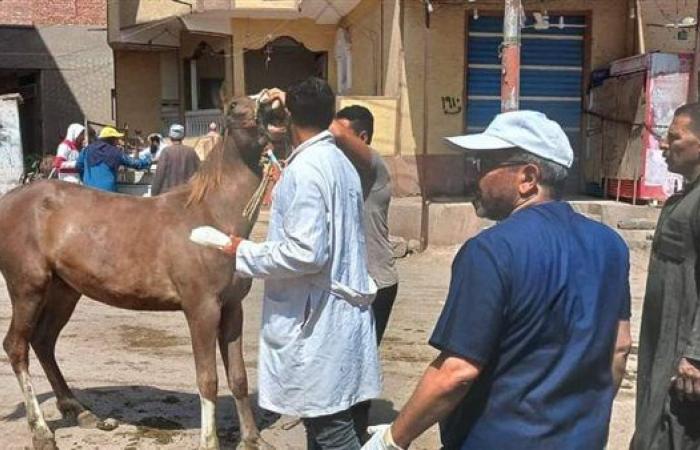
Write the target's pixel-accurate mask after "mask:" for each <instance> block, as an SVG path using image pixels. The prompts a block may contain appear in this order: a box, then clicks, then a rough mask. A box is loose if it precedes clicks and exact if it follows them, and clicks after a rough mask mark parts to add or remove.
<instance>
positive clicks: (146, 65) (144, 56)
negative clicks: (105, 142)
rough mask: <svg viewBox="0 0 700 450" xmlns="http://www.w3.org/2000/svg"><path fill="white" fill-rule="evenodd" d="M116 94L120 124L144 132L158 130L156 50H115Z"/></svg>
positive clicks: (159, 121)
mask: <svg viewBox="0 0 700 450" xmlns="http://www.w3.org/2000/svg"><path fill="white" fill-rule="evenodd" d="M114 58H115V64H116V67H117V70H116V79H115V84H116V93H117V104H118V105H119V108H118V115H117V124H118V125H119V126H120V127H124V126H126V125H129V128H130V129H131V130H135V129H137V128H138V129H140V130H142V131H143V132H144V135H147V134H149V133H153V132H160V129H161V120H160V100H161V98H160V94H161V86H160V57H159V54H158V53H156V52H143V51H128V50H116V51H115V52H114Z"/></svg>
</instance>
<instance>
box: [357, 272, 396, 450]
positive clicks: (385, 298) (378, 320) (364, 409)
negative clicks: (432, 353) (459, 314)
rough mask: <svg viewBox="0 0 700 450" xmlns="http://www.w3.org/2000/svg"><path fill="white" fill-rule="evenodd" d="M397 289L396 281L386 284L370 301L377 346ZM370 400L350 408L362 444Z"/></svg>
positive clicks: (365, 435)
mask: <svg viewBox="0 0 700 450" xmlns="http://www.w3.org/2000/svg"><path fill="white" fill-rule="evenodd" d="M398 290H399V285H398V283H397V284H395V285H393V286H388V287H385V288H382V289H379V290H378V291H377V297H376V298H375V299H374V302H372V312H373V313H374V326H375V330H376V332H377V347H379V344H380V343H381V342H382V338H383V337H384V331H385V330H386V324H387V323H389V316H390V315H391V309H392V308H393V307H394V300H396V294H397V292H398ZM370 406H371V402H370V401H369V400H368V401H366V402H362V403H358V404H357V405H354V406H353V407H352V409H351V412H352V418H353V421H354V422H355V433H357V437H358V439H359V440H360V443H362V444H364V443H365V442H367V440H368V439H369V435H368V434H367V425H369V407H370Z"/></svg>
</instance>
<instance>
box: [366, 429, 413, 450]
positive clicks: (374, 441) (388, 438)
mask: <svg viewBox="0 0 700 450" xmlns="http://www.w3.org/2000/svg"><path fill="white" fill-rule="evenodd" d="M367 432H368V433H369V434H370V435H371V436H372V437H371V438H370V439H369V441H367V443H366V444H365V445H363V446H362V450H403V449H402V448H401V447H399V446H398V445H396V442H394V437H393V436H392V435H391V425H377V426H374V427H367Z"/></svg>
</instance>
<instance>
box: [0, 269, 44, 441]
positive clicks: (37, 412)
mask: <svg viewBox="0 0 700 450" xmlns="http://www.w3.org/2000/svg"><path fill="white" fill-rule="evenodd" d="M38 278H39V279H40V280H41V276H40V277H38ZM28 279H29V276H27V279H25V280H23V281H24V282H23V283H22V284H21V285H17V284H13V283H11V282H10V281H9V280H8V291H9V293H10V298H11V300H12V320H11V321H10V329H9V330H8V331H7V335H6V336H5V340H4V341H3V348H4V349H5V352H6V353H7V356H8V358H9V359H10V364H12V370H13V371H14V373H15V376H16V377H17V381H19V387H20V389H21V390H22V394H23V395H24V406H25V408H26V410H27V421H28V422H29V429H30V430H31V432H32V442H33V444H34V448H35V449H36V450H55V449H56V448H57V447H56V441H55V440H54V435H53V432H52V431H51V429H50V428H49V426H48V424H47V423H46V420H45V419H44V415H43V413H42V412H41V408H40V406H39V401H38V400H37V398H36V394H35V392H34V387H33V385H32V379H31V377H30V376H29V340H30V339H31V336H32V334H33V332H34V329H35V326H36V323H37V321H38V318H39V315H40V314H41V309H42V307H43V302H44V292H45V289H46V286H47V284H48V274H47V278H44V279H43V280H41V281H37V282H36V283H34V284H31V283H30V282H29V281H28Z"/></svg>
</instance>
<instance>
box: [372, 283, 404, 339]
mask: <svg viewBox="0 0 700 450" xmlns="http://www.w3.org/2000/svg"><path fill="white" fill-rule="evenodd" d="M398 291H399V284H398V283H396V284H395V285H393V286H388V287H385V288H382V289H379V290H378V291H377V297H376V298H375V299H374V302H372V312H373V313H374V328H375V330H376V331H377V347H379V344H380V343H381V342H382V338H383V337H384V331H385V330H386V324H387V323H389V316H390V315H391V309H392V308H393V307H394V300H396V294H397V293H398Z"/></svg>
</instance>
